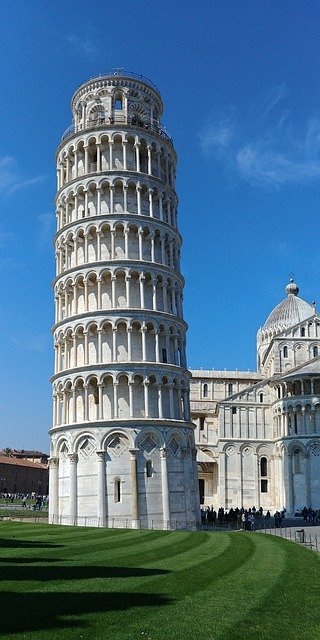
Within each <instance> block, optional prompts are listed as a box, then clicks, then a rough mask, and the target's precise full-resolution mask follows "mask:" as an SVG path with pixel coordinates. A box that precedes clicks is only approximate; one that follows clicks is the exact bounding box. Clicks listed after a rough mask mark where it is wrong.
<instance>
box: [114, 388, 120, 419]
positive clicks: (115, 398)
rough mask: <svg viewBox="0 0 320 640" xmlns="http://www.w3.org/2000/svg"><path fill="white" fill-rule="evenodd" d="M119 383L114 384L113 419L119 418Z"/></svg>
mask: <svg viewBox="0 0 320 640" xmlns="http://www.w3.org/2000/svg"><path fill="white" fill-rule="evenodd" d="M118 384H119V383H118V382H117V381H115V382H114V383H113V414H114V415H113V418H114V419H115V420H116V419H117V418H118Z"/></svg>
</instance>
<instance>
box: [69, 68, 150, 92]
mask: <svg viewBox="0 0 320 640" xmlns="http://www.w3.org/2000/svg"><path fill="white" fill-rule="evenodd" d="M112 77H115V78H133V79H134V80H140V81H141V82H144V83H145V84H148V85H149V86H150V87H152V89H155V91H157V93H159V94H160V91H159V89H158V87H157V85H156V84H154V82H152V80H150V78H147V77H146V76H143V75H141V74H140V73H135V72H134V71H126V70H125V69H124V68H123V67H114V68H112V69H110V71H109V73H100V74H99V75H98V76H91V78H89V79H88V80H87V81H86V82H81V84H79V86H78V87H77V89H76V91H75V93H77V92H78V91H79V89H80V88H81V87H85V85H86V84H88V82H92V81H93V80H99V79H102V78H112Z"/></svg>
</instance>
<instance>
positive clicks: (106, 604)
mask: <svg viewBox="0 0 320 640" xmlns="http://www.w3.org/2000/svg"><path fill="white" fill-rule="evenodd" d="M172 603H173V600H172V599H170V598H168V597H167V596H161V595H157V594H150V593H122V592H113V593H107V592H106V593H103V592H86V593H84V592H82V593H70V592H65V593H62V592H58V593H57V592H50V593H34V592H33V593H19V594H17V593H14V592H12V593H9V592H3V593H2V594H1V599H0V610H1V611H3V612H4V613H3V615H2V617H1V627H0V636H1V635H5V634H7V633H10V634H13V633H21V632H32V631H40V630H45V629H47V630H48V629H56V628H59V627H60V628H63V629H67V628H68V627H73V628H74V627H77V626H79V627H80V626H81V627H85V626H86V627H88V626H90V623H89V622H88V620H87V619H86V616H87V615H88V614H92V613H99V612H100V613H107V612H112V611H115V612H117V611H125V610H127V609H132V608H135V607H160V606H163V605H170V604H172ZM106 631H107V629H106Z"/></svg>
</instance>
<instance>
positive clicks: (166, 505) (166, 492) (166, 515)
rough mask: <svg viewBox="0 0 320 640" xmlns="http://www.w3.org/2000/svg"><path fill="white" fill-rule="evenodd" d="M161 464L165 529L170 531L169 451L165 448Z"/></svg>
mask: <svg viewBox="0 0 320 640" xmlns="http://www.w3.org/2000/svg"><path fill="white" fill-rule="evenodd" d="M160 464H161V487H162V510H163V528H164V529H170V502H169V484H168V468H167V450H166V449H165V448H164V447H162V448H161V449H160Z"/></svg>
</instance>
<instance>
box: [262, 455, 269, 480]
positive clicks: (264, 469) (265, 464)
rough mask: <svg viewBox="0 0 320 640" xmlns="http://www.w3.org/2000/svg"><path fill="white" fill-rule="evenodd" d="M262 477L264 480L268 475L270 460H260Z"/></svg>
mask: <svg viewBox="0 0 320 640" xmlns="http://www.w3.org/2000/svg"><path fill="white" fill-rule="evenodd" d="M260 475H261V477H262V478H265V477H266V476H267V475H268V460H267V458H265V457H263V458H261V460H260Z"/></svg>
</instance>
